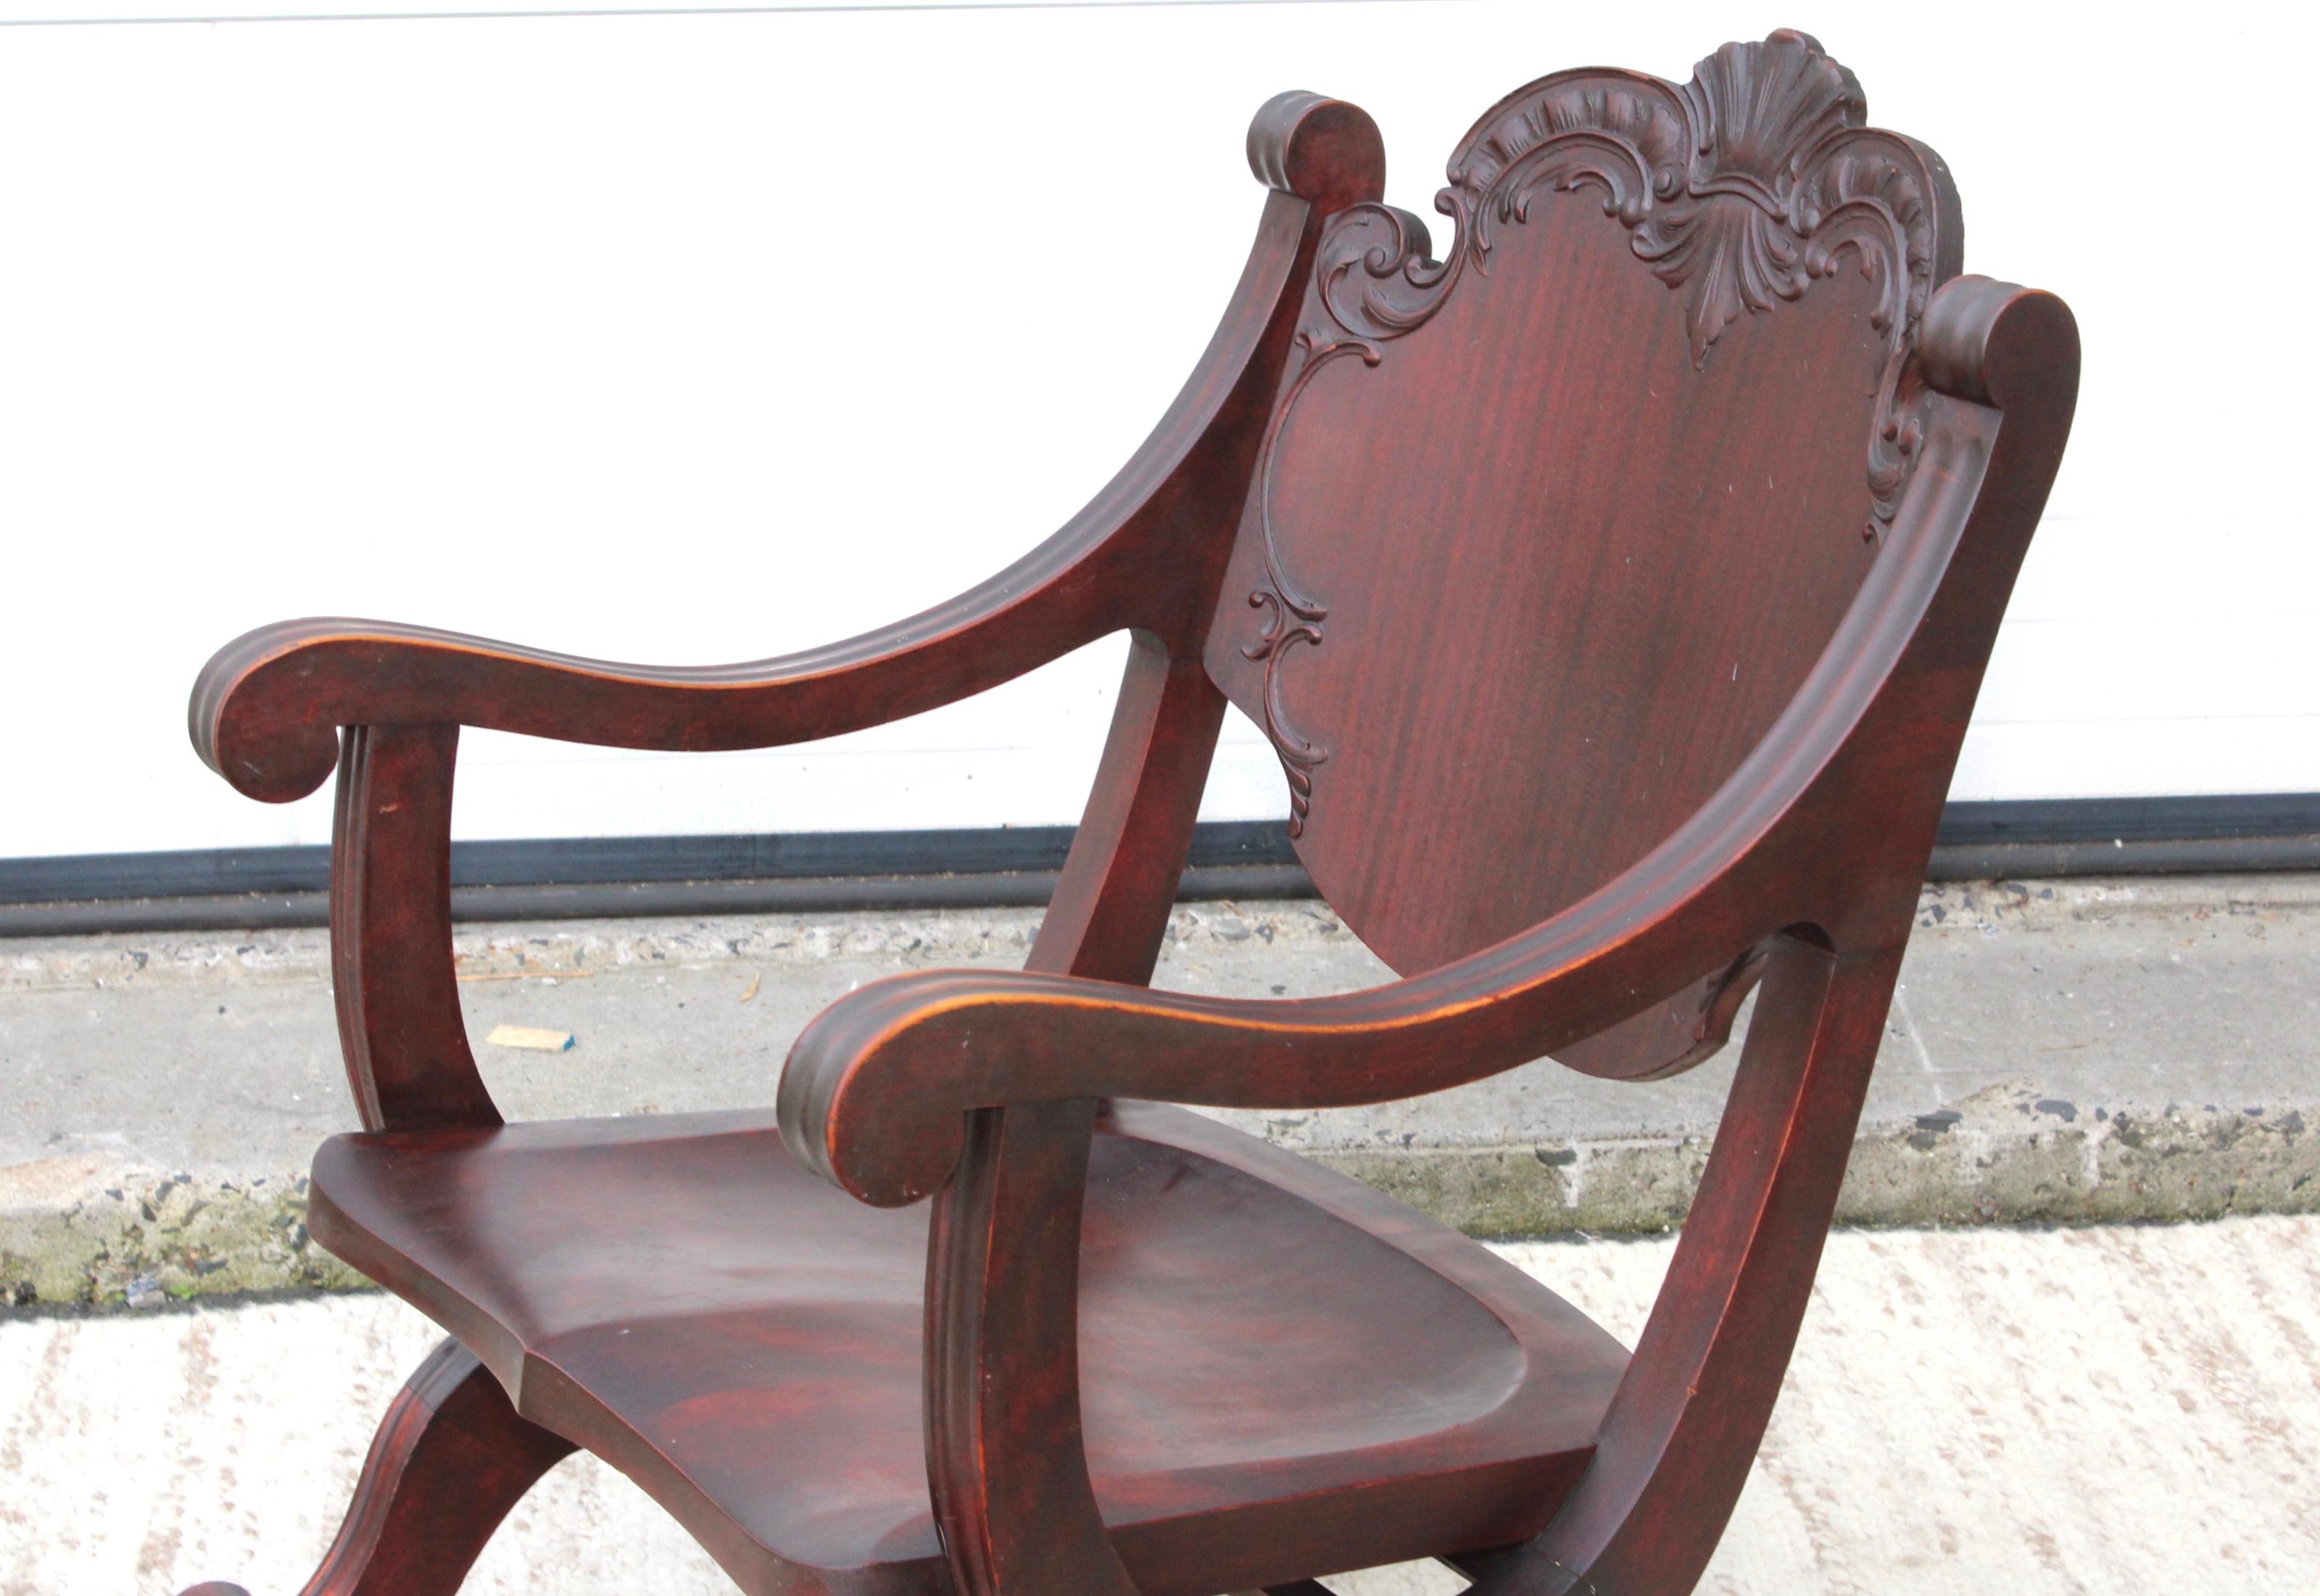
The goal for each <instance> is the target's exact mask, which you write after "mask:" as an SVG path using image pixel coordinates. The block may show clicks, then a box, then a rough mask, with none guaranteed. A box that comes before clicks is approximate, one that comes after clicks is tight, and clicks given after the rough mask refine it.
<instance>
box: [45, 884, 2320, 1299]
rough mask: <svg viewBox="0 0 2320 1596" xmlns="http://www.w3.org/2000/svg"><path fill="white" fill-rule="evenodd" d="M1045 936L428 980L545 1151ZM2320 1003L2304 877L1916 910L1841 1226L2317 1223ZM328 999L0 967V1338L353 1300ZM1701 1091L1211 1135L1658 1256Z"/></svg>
mask: <svg viewBox="0 0 2320 1596" xmlns="http://www.w3.org/2000/svg"><path fill="white" fill-rule="evenodd" d="M1037 926H1038V913H1037V912H1036V911H1032V910H999V911H992V912H986V913H977V914H964V913H941V912H931V913H927V914H920V915H820V916H779V917H732V918H721V917H720V918H706V919H692V920H685V921H666V922H657V923H656V922H646V921H618V922H599V923H595V924H585V923H572V924H564V925H559V926H557V927H554V928H548V927H541V926H537V925H528V924H527V925H499V926H474V927H462V928H461V929H460V931H459V933H458V939H457V951H458V959H459V969H460V971H461V973H462V977H463V979H464V980H465V981H467V982H468V983H471V984H468V985H465V986H463V987H462V993H463V996H464V997H465V1000H466V1001H467V1004H468V1005H469V1009H470V1023H471V1026H474V1025H475V1024H476V1023H477V1022H479V1021H485V1022H487V1021H489V1020H491V1019H493V1018H497V1017H507V1018H512V1019H516V1020H519V1021H522V1020H538V1019H541V1018H549V1019H554V1020H555V1021H556V1022H557V1023H558V1024H561V1025H565V1026H566V1027H568V1028H576V1029H579V1030H581V1031H583V1032H585V1033H586V1035H587V1043H586V1046H585V1048H584V1050H583V1052H582V1053H581V1054H580V1055H576V1056H575V1062H573V1063H570V1064H558V1065H554V1066H549V1065H540V1064H536V1063H530V1062H527V1061H526V1060H525V1059H522V1058H517V1057H514V1056H511V1057H509V1058H505V1059H487V1060H485V1063H486V1067H487V1069H490V1070H492V1071H494V1072H496V1073H495V1074H494V1084H493V1090H494V1094H495V1095H498V1094H500V1093H502V1092H503V1090H504V1091H505V1092H506V1093H507V1094H508V1096H504V1097H503V1102H505V1103H507V1104H508V1105H509V1112H510V1113H511V1114H512V1115H513V1116H514V1117H519V1118H536V1117H547V1118H557V1117H566V1116H569V1115H574V1114H612V1113H636V1112H655V1111H657V1110H656V1106H655V1105H666V1106H667V1107H669V1108H689V1107H719V1106H729V1105H730V1106H739V1105H742V1104H746V1103H753V1102H754V1103H761V1102H763V1101H764V1100H765V1096H766V1083H767V1082H768V1081H769V1080H770V1078H772V1074H773V1072H774V1070H775V1069H776V1068H777V1067H778V1063H779V1059H780V1057H781V1053H782V1051H783V1050H785V1049H786V1046H787V1039H788V1037H789V1035H791V1034H793V1032H794V1028H795V1026H796V1025H797V1024H799V1023H802V1022H803V1020H804V1019H805V1018H806V1017H807V1016H809V1015H810V1014H812V1013H813V1012H815V1010H816V1009H818V1007H819V1006H820V1005H821V1004H822V1003H825V1002H827V1001H828V1000H829V997H830V996H835V995H836V994H837V993H838V992H839V991H843V990H844V989H846V987H847V984H848V983H849V982H854V981H858V980H861V979H870V978H875V977H877V976H879V975H882V974H885V973H888V972H890V971H892V970H895V969H912V968H924V967H927V966H929V965H936V964H943V965H953V964H979V965H985V966H990V967H999V966H1003V965H1009V964H1015V963H1020V960H1021V958H1022V954H1023V950H1024V949H1025V948H1026V947H1028V945H1029V942H1030V939H1031V937H1032V935H1033V934H1034V933H1036V930H1037ZM2315 968H2320V878H2315V877H2308V876H2306V877H2294V876H2285V877H2283V876H2274V877H2237V878H2227V879H2208V880H2204V881H2203V880H2196V879H2179V880H2174V881H2168V882H2157V881H2148V880H2145V881H2139V882H2132V883H2129V882H2121V881H2113V882H2107V883H2106V882H2100V881H2089V882H2070V883H2062V882H2055V883H2051V884H2042V883H2015V882H2001V883H1972V884H1967V885H1964V886H1960V887H1948V888H1928V889H1927V891H1926V898H1925V901H1924V904H1923V906H1922V910H1921V914H1920V916H1919V929H1918V932H1917V940H1916V941H1914V942H1913V944H1912V951H1911V955H1910V962H1909V964H1908V967H1907V968H1905V970H1904V975H1903V981H1904V987H1905V995H1904V1000H1903V1001H1900V1002H1897V1005H1896V1009H1895V1014H1894V1019H1893V1022H1892V1024H1891V1026H1890V1034H1889V1036H1888V1039H1887V1046H1886V1052H1885V1055H1884V1057H1883V1059H1882V1060H1881V1061H1880V1066H1879V1070H1878V1078H1877V1079H1876V1080H1875V1081H1874V1082H1872V1085H1871V1096H1870V1105H1869V1109H1868V1112H1867V1114H1866V1115H1865V1119H1864V1125H1863V1129H1862V1132H1861V1134H1860V1136H1859V1137H1858V1139H1857V1140H1856V1141H1855V1144H1854V1149H1853V1161H1852V1168H1851V1171H1850V1174H1849V1176H1848V1177H1847V1180H1846V1183H1845V1186H1844V1194H1843V1195H1842V1197H1841V1199H1840V1204H1839V1208H1838V1215H1837V1217H1838V1221H1839V1222H1840V1223H1843V1224H1847V1225H1855V1226H1927V1225H1935V1226H1939V1225H1985V1224H2001V1225H2002V1224H2085V1223H2090V1222H2180V1221H2195V1220H2209V1219H2215V1218H2218V1217H2221V1216H2225V1215H2230V1214H2255V1213H2313V1212H2320V1139H2315V1136H2314V1135H2313V1134H2311V1132H2310V1131H2309V1130H2307V1126H2310V1125H2314V1124H2315V1123H2320V1058H2316V1057H2315V1054H2314V1052H2313V1048H2314V1042H2313V1041H2312V1038H2313V1037H2314V1035H2315V1032H2320V1024H2315V1022H2320V982H2315V980H2314V979H2312V972H2313V971H2314V969H2315ZM328 969H329V966H328V948H327V942H326V941H325V939H324V938H323V937H322V936H321V935H320V934H319V933H313V932H271V933H266V932H261V933H246V934H244V935H241V936H238V937H226V938H199V939H195V938H132V937H108V938H89V939H77V940H70V941H64V940H59V941H53V942H45V943H41V942H14V943H7V944H0V1080H5V1082H8V1083H13V1089H14V1090H15V1091H16V1092H17V1093H19V1094H20V1095H21V1097H20V1100H19V1101H17V1102H16V1103H14V1105H0V1108H5V1114H14V1119H13V1120H10V1119H6V1118H5V1114H0V1130H5V1131H7V1132H9V1134H8V1135H6V1136H5V1137H0V1141H5V1143H6V1146H5V1148H0V1154H5V1156H0V1304H7V1305H9V1306H12V1307H13V1308H14V1309H16V1310H41V1309H56V1308H67V1307H76V1306H103V1305H108V1304H113V1305H118V1304H124V1303H125V1304H130V1305H146V1306H150V1305H158V1304H159V1303H167V1302H168V1301H170V1300H171V1299H173V1298H192V1297H198V1296H205V1295H211V1294H242V1293H252V1292H269V1291H280V1290H285V1289H316V1288H326V1289H336V1288H344V1287H350V1286H358V1285H363V1284H365V1282H364V1281H363V1280H362V1277H361V1276H358V1275H357V1274H356V1273H355V1272H354V1271H352V1270H350V1269H349V1268H348V1267H346V1266H344V1265H343V1264H341V1263H340V1262H339V1261H338V1260H337V1259H335V1258H331V1256H330V1255H329V1254H328V1253H326V1252H324V1251H323V1250H322V1249H321V1248H320V1247H318V1246H316V1245H315V1244H314V1243H313V1240H311V1239H310V1238H309V1236H308V1235H307V1232H306V1229H305V1185H306V1183H305V1179H304V1175H303V1174H301V1173H299V1172H298V1168H297V1166H298V1165H299V1163H301V1162H302V1161H303V1159H304V1157H305V1155H306V1152H307V1150H309V1149H311V1148H312V1147H313V1145H315V1143H317V1142H319V1141H321V1140H322V1137H323V1136H325V1135H327V1134H329V1133H331V1132H332V1131H334V1130H338V1129H342V1128H345V1126H346V1113H345V1103H344V1088H343V1087H340V1086H338V1084H337V1082H336V1081H335V1079H333V1078H334V1077H335V1076H336V1074H337V1066H336V1060H335V1058H334V1057H332V1055H333V1054H334V1053H335V1045H334V1039H333V1038H332V1037H331V1034H330V1024H331V1022H330V1017H329V1016H330V1004H329V998H328ZM1389 977H1390V972H1387V971H1385V970H1384V969H1383V967H1382V966H1381V965H1379V964H1377V963H1376V961H1375V960H1373V958H1372V957H1371V956H1370V955H1369V953H1368V952H1367V951H1366V950H1365V949H1364V948H1363V947H1362V946H1361V944H1360V942H1358V941H1357V940H1356V939H1355V938H1354V937H1353V936H1352V935H1351V934H1350V933H1348V932H1346V929H1345V928H1344V926H1343V925H1342V924H1340V923H1339V922H1338V921H1337V919H1336V917H1335V916H1334V915H1331V914H1329V913H1328V910H1327V908H1326V906H1322V905H1319V904H1318V903H1304V904H1287V903H1284V904H1264V905H1258V904H1246V905H1235V904H1229V903H1207V904H1199V905H1188V906H1182V907H1180V908H1179V909H1178V911H1177V913H1176V915H1175V916H1174V920H1173V921H1172V924H1171V925H1170V929H1169V936H1168V945H1167V950H1166V951H1165V954H1164V957H1163V965H1162V983H1163V984H1164V985H1169V986H1173V987H1178V988H1179V989H1183V990H1193V991H1211V992H1218V993H1223V994H1229V995H1239V996H1264V995H1266V994H1270V995H1273V996H1282V995H1286V994H1290V993H1292V992H1294V993H1295V994H1298V995H1302V994H1305V993H1309V992H1313V991H1320V990H1344V989H1347V988H1349V987H1360V986H1366V985H1369V984H1371V983H1373V982H1374V981H1376V980H1380V979H1384V978H1389ZM761 978H762V982H763V986H764V995H763V996H757V992H758V986H759V982H760V979H761ZM1282 983H1287V984H1282ZM753 998H754V999H755V1001H751V1000H752V999H753ZM737 999H738V1001H737ZM688 1001H689V1002H690V1004H691V1006H690V1007H689V1008H688V1007H687V1006H686V1003H687V1002H688ZM523 1005H531V1006H530V1007H526V1006H523ZM229 1008H231V1010H232V1014H231V1016H229V1015H228V1009H229ZM12 1015H13V1016H14V1019H13V1020H12V1019H11V1016H12ZM11 1024H14V1026H15V1029H14V1031H13V1032H12V1031H11V1030H10V1029H9V1027H10V1025H11ZM623 1025H625V1026H627V1027H628V1031H627V1032H625V1033H623V1032H621V1026H623ZM688 1026H690V1027H691V1029H687V1027H688ZM479 1033H480V1032H479ZM12 1038H13V1040H12ZM656 1047H657V1048H658V1049H659V1051H658V1052H655V1051H654V1049H655V1048H656ZM172 1049H174V1051H172ZM1735 1051H1736V1050H1735ZM702 1059H708V1060H710V1061H711V1065H713V1066H714V1068H715V1069H721V1070H723V1071H724V1073H723V1074H721V1075H704V1074H701V1073H700V1069H702V1065H701V1062H700V1061H701V1060H702ZM678 1065H684V1066H685V1067H687V1068H692V1069H694V1071H695V1073H694V1075H693V1078H690V1081H689V1084H687V1083H685V1082H673V1081H672V1080H671V1077H672V1076H673V1075H675V1073H676V1069H675V1067H676V1066H678ZM5 1069H13V1070H14V1074H13V1075H6V1074H5ZM1728 1070H1729V1058H1728V1056H1727V1058H1726V1059H1723V1060H1718V1061H1717V1062H1715V1063H1712V1064H1710V1065H1709V1066H1708V1067H1706V1068H1704V1069H1701V1070H1700V1071H1699V1072H1697V1073H1696V1074H1694V1075H1692V1076H1690V1077H1687V1078H1685V1079H1684V1080H1683V1081H1681V1082H1678V1083H1672V1084H1671V1085H1669V1086H1666V1087H1656V1088H1635V1087H1604V1086H1603V1084H1602V1083H1590V1082H1587V1081H1584V1080H1581V1079H1580V1078H1575V1077H1572V1076H1570V1075H1569V1074H1568V1072H1565V1071H1563V1070H1560V1069H1557V1068H1556V1067H1555V1066H1554V1065H1552V1064H1540V1065H1534V1066H1528V1067H1526V1068H1525V1069H1522V1070H1518V1071H1514V1072H1510V1073H1509V1074H1508V1075H1506V1076H1502V1077H1498V1078H1492V1079H1491V1081H1488V1082H1484V1083H1479V1084H1477V1085H1476V1086H1474V1087H1463V1088H1459V1089H1458V1090H1457V1091H1455V1092H1453V1093H1449V1094H1445V1095H1443V1096H1438V1097H1435V1098H1428V1099H1426V1100H1425V1101H1424V1103H1423V1105H1382V1106H1380V1107H1379V1108H1376V1109H1368V1110H1340V1111H1328V1112H1327V1113H1325V1114H1319V1115H1268V1114H1249V1113H1242V1114H1224V1115H1223V1116H1222V1117H1224V1118H1226V1119H1228V1121H1230V1122H1231V1123H1236V1124H1238V1125H1240V1126H1241V1127H1242V1128H1244V1129H1246V1130H1250V1131H1253V1132H1257V1133H1260V1134H1263V1135H1264V1136H1266V1137H1267V1138H1268V1139H1270V1140H1272V1141H1276V1142H1278V1143H1280V1144H1282V1145H1283V1146H1286V1147H1290V1148H1291V1149H1293V1150H1297V1151H1299V1152H1301V1153H1303V1154H1305V1155H1306V1156H1309V1157H1311V1158H1313V1159H1317V1160H1319V1162H1322V1163H1324V1164H1327V1165H1328V1166H1330V1167H1332V1168H1337V1169H1339V1170H1341V1171H1343V1172H1345V1173H1346V1174H1348V1175H1351V1176H1353V1177H1355V1178H1357V1179H1360V1180H1363V1181H1365V1182H1368V1183H1369V1184H1371V1185H1373V1186H1378V1187H1380V1188H1381V1189H1382V1190H1384V1191H1387V1192H1389V1193H1391V1194H1392V1195H1395V1196H1397V1197H1400V1199H1402V1200H1403V1201H1405V1202H1408V1203H1409V1204H1411V1205H1413V1206H1415V1207H1418V1208H1419V1209H1422V1210H1424V1211H1426V1212H1427V1213H1432V1214H1434V1215H1436V1217H1438V1218H1440V1219H1442V1220H1444V1221H1445V1222H1449V1223H1451V1224H1453V1225H1455V1226H1458V1227H1459V1228H1461V1229H1463V1230H1465V1231H1468V1232H1470V1233H1473V1234H1476V1235H1482V1236H1491V1237H1551V1236H1557V1235H1567V1234H1571V1233H1573V1232H1584V1233H1589V1234H1594V1235H1636V1234H1649V1233H1654V1232H1659V1231H1667V1230H1669V1229H1672V1228H1673V1227H1675V1226H1678V1225H1680V1224H1681V1222H1682V1220H1683V1216H1684V1213H1685V1211H1686V1209H1687V1207H1688V1206H1689V1204H1690V1195H1691V1192H1692V1189H1693V1187H1694V1186H1695V1185H1696V1184H1697V1182H1698V1179H1699V1172H1700V1169H1701V1167H1702V1165H1703V1164H1704V1163H1705V1161H1706V1158H1707V1154H1708V1135H1709V1132H1710V1131H1711V1130H1712V1127H1713V1125H1714V1123H1715V1119H1716V1114H1717V1110H1718V1108H1719V1107H1720V1105H1721V1102H1722V1096H1723V1082H1724V1081H1726V1080H1728V1078H1729V1076H1728ZM237 1071H239V1072H240V1073H237ZM623 1071H625V1072H626V1073H625V1074H623ZM294 1094H303V1096H294ZM1646 1094H1648V1095H1646ZM36 1099H37V1101H35V1100H36ZM2247 1105H2257V1106H2247ZM187 1127H194V1128H195V1129H200V1130H201V1134H200V1135H198V1136H196V1135H193V1134H191V1133H190V1132H188V1130H187ZM204 1127H205V1129H204ZM5 1311H6V1309H5V1308H0V1312H5Z"/></svg>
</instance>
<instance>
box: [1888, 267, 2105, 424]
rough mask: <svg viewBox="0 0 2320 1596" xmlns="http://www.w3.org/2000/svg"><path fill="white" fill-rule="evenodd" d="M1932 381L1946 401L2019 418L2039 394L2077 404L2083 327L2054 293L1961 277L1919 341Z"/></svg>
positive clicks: (1940, 300) (1937, 303) (1946, 289)
mask: <svg viewBox="0 0 2320 1596" xmlns="http://www.w3.org/2000/svg"><path fill="white" fill-rule="evenodd" d="M1917 351H1918V356H1919V358H1920V359H1922V360H1923V361H1924V362H1925V369H1926V381H1927V382H1929V383H1932V384H1933V385H1934V386H1935V387H1936V388H1938V389H1940V390H1941V391H1942V392H1944V393H1952V394H1955V395H1956V396H1957V397H1958V398H1960V399H1970V400H1972V401H1976V402H1977V403H1980V404H1989V405H1996V406H1998V408H1999V409H2001V410H2012V409H2014V408H2016V406H2017V405H2019V404H2021V403H2023V402H2025V401H2029V400H2030V399H2031V398H2032V396H2033V395H2034V394H2044V393H2050V392H2051V393H2059V394H2061V395H2062V396H2064V397H2066V398H2067V397H2070V396H2074V395H2075V394H2076V392H2077V390H2078V381H2079V324H2078V321H2077V320H2076V319H2075V318H2073V317H2072V316H2071V307H2070V306H2069V305H2067V304H2065V303H2063V302H2062V300H2061V299H2059V298H2057V297H2056V296H2055V295H2053V294H2051V293H2043V292H2041V291H2040V290H2037V289H2035V288H2025V287H2023V286H2022V285H2021V284H2018V283H2002V282H2000V281H1998V279H1997V278H1995V277H1978V276H1964V277H1953V278H1952V279H1950V281H1949V282H1947V283H1945V284H1943V285H1942V287H1941V290H1940V292H1938V293H1935V295H1934V298H1933V302H1932V303H1930V304H1929V305H1927V306H1926V318H1925V322H1924V325H1923V326H1922V327H1921V328H1920V329H1919V331H1918V334H1917Z"/></svg>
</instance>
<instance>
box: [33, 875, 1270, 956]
mask: <svg viewBox="0 0 2320 1596" xmlns="http://www.w3.org/2000/svg"><path fill="white" fill-rule="evenodd" d="M1055 890H1056V872H1055V871H1053V870H1004V871H993V872H991V873H988V874H984V875H972V876H872V877H864V876H829V877H820V878H806V879H788V880H784V879H773V880H763V881H632V882H586V883H578V884H573V885H564V886H555V885H548V886H529V887H455V888H452V889H451V918H452V919H453V920H455V921H458V922H459V923H461V924H469V923H473V922H476V921H486V920H618V919H641V918H645V917H648V916H651V917H670V918H683V917H685V916H688V915H820V914H845V913H854V912H861V911H865V910H880V909H885V910H893V911H896V912H902V911H905V910H911V909H991V908H1025V907H1036V906H1039V905H1042V904H1045V903H1046V902H1047V899H1048V898H1049V897H1052V896H1054V893H1055ZM1312 892H1313V883H1312V881H1311V879H1310V878H1309V877H1307V875H1306V874H1305V871H1304V870H1303V869H1302V868H1301V867H1300V866H1296V865H1225V866H1209V867H1203V868H1198V869H1193V870H1186V871H1185V872H1184V880H1183V888H1182V890H1181V892H1180V894H1179V896H1180V897H1183V898H1185V899H1187V900H1196V901H1200V900H1214V899H1224V898H1229V899H1238V900H1241V901H1244V902H1251V903H1254V902H1258V901H1261V900H1265V899H1273V898H1284V897H1310V896H1312ZM330 923H331V900H330V895H329V894H328V893H327V892H246V893H237V894H225V895H218V896H212V897H138V898H107V899H104V900H102V901H98V902H94V903H44V904H0V938H7V937H34V936H99V935H106V934H112V933H142V934H151V933H168V932H194V931H269V930H284V929H289V928H294V927H298V926H318V925H328V924H330Z"/></svg>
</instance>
